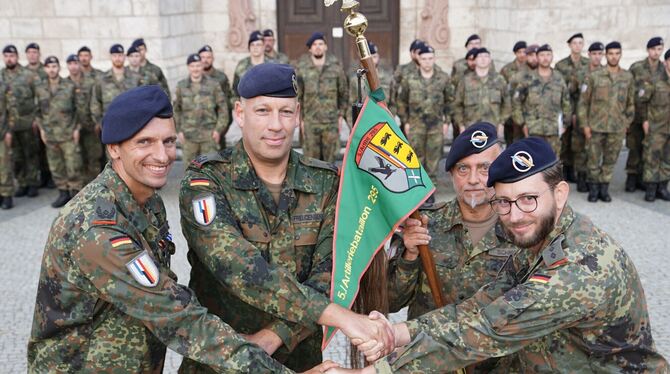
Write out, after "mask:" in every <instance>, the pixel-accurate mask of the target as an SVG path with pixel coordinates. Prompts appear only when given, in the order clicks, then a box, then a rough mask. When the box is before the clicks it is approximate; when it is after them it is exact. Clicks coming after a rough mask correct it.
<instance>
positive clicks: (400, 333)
mask: <svg viewBox="0 0 670 374" xmlns="http://www.w3.org/2000/svg"><path fill="white" fill-rule="evenodd" d="M369 317H370V319H371V320H373V321H376V320H379V319H382V318H383V319H384V321H386V323H389V324H390V322H389V321H388V319H386V317H384V315H383V314H381V313H379V312H378V311H376V310H373V311H372V312H371V313H370V316H369ZM391 327H392V328H393V337H394V338H395V341H394V345H395V348H397V347H402V346H403V345H407V344H409V343H410V342H411V341H412V340H411V336H410V335H409V329H408V328H407V325H406V324H405V323H404V322H400V323H396V324H394V325H392V326H391Z"/></svg>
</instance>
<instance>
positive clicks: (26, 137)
mask: <svg viewBox="0 0 670 374" xmlns="http://www.w3.org/2000/svg"><path fill="white" fill-rule="evenodd" d="M2 54H3V58H4V62H5V68H4V69H2V80H3V81H4V83H5V85H6V90H7V95H8V98H7V105H8V110H9V111H10V113H11V112H13V113H16V120H15V121H14V128H13V129H11V131H12V157H13V159H14V175H15V177H16V179H17V181H18V185H19V187H18V189H17V190H16V193H15V194H14V196H16V197H21V196H26V195H27V196H28V197H35V196H37V194H38V191H37V187H38V186H39V184H40V174H39V171H40V169H39V167H40V165H39V140H38V136H37V134H38V133H39V127H38V125H39V120H40V108H39V106H38V105H37V101H38V98H39V97H44V94H43V90H44V87H43V86H42V81H41V80H40V78H39V76H37V74H35V73H34V72H32V71H31V70H29V69H28V68H24V67H23V66H21V65H19V63H18V59H19V53H18V51H17V50H16V47H15V46H13V45H11V44H10V45H8V46H6V47H5V48H4V49H3V51H2Z"/></svg>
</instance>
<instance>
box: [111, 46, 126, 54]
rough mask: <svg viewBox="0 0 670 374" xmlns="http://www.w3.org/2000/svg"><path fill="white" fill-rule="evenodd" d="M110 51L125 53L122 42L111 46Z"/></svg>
mask: <svg viewBox="0 0 670 374" xmlns="http://www.w3.org/2000/svg"><path fill="white" fill-rule="evenodd" d="M109 53H123V46H122V45H121V44H114V45H112V46H111V47H109Z"/></svg>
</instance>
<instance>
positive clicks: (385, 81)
mask: <svg viewBox="0 0 670 374" xmlns="http://www.w3.org/2000/svg"><path fill="white" fill-rule="evenodd" d="M368 48H369V49H370V53H371V55H372V61H373V62H374V63H375V67H376V68H377V77H378V78H379V87H380V88H381V89H382V90H383V91H384V97H385V98H386V102H388V98H389V96H388V95H389V92H390V90H391V83H392V81H393V75H392V74H391V72H390V71H389V70H388V69H386V68H384V66H383V65H380V64H379V50H378V49H377V45H376V44H375V43H372V42H368ZM369 90H370V87H368V80H367V78H366V76H365V75H363V76H362V77H361V103H362V102H363V101H365V98H366V97H368V91H369ZM349 100H350V102H351V104H352V105H353V104H354V103H356V102H357V101H358V76H357V75H356V71H354V72H353V74H351V75H350V78H349ZM350 120H351V121H350V122H349V126H350V127H353V126H354V119H353V118H351V117H350Z"/></svg>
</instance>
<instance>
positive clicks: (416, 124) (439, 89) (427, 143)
mask: <svg viewBox="0 0 670 374" xmlns="http://www.w3.org/2000/svg"><path fill="white" fill-rule="evenodd" d="M453 99H454V87H453V86H452V85H451V80H450V79H449V74H447V73H445V72H444V71H442V70H441V69H440V70H437V69H435V50H434V49H433V47H431V46H429V45H427V44H423V45H422V46H421V49H420V50H419V69H417V70H412V71H410V72H409V73H408V74H407V75H405V76H403V79H402V83H401V85H400V88H399V94H398V102H397V106H398V117H400V120H401V122H402V123H403V124H404V127H405V133H406V134H407V138H408V140H409V143H410V144H412V148H414V150H415V152H416V156H418V157H419V158H420V159H421V165H423V167H424V168H425V169H426V172H427V173H428V175H429V176H430V177H431V178H433V179H434V178H437V164H438V163H439V162H440V159H441V158H442V151H443V147H444V133H445V132H446V129H447V128H448V126H449V123H450V122H451V105H452V101H453ZM434 201H435V200H434V197H432V196H431V198H430V199H429V200H427V203H432V202H434Z"/></svg>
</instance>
